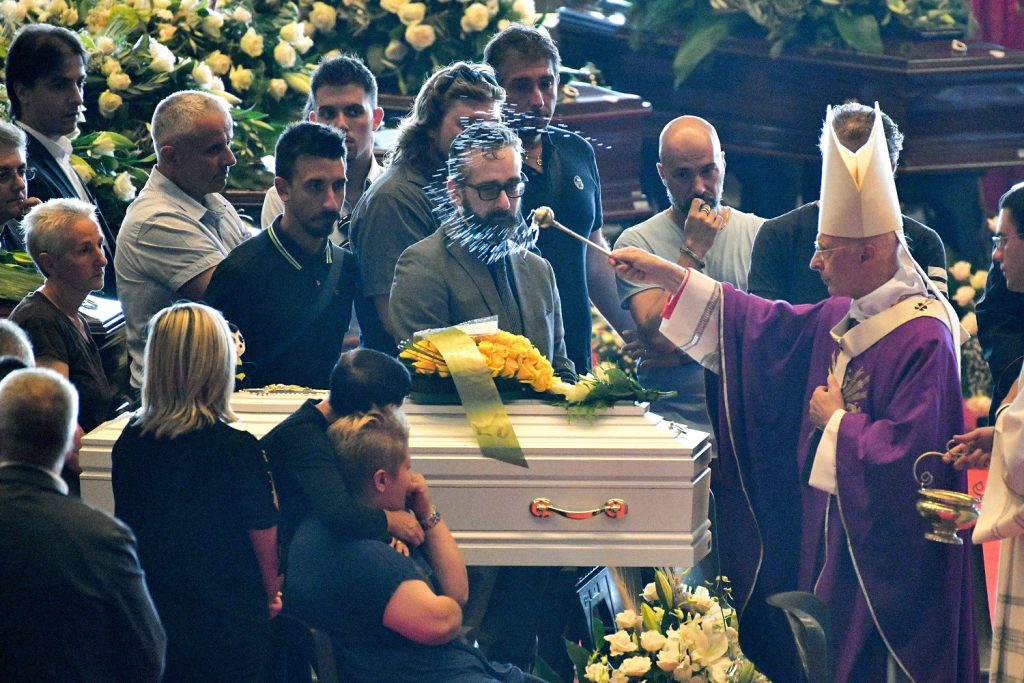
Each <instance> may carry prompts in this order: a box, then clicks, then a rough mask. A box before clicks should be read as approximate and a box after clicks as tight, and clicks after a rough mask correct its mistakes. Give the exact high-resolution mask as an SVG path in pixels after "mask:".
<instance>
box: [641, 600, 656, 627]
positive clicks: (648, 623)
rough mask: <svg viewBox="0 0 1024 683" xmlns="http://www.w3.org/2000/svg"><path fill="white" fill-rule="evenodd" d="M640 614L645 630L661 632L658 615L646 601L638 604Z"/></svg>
mask: <svg viewBox="0 0 1024 683" xmlns="http://www.w3.org/2000/svg"><path fill="white" fill-rule="evenodd" d="M640 614H641V615H643V618H644V630H645V631H657V632H658V633H661V620H660V619H658V615H657V614H655V613H654V609H653V608H652V607H651V606H650V605H648V604H647V603H646V602H644V603H641V604H640Z"/></svg>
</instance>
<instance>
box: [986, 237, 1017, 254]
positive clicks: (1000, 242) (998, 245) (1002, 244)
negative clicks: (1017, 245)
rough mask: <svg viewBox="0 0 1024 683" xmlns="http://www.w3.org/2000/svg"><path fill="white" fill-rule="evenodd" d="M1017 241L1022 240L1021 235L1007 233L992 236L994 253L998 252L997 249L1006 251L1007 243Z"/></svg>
mask: <svg viewBox="0 0 1024 683" xmlns="http://www.w3.org/2000/svg"><path fill="white" fill-rule="evenodd" d="M1016 239H1020V235H1009V234H1006V233H1004V234H1002V235H992V251H996V250H997V249H1006V243H1007V242H1009V241H1010V240H1016Z"/></svg>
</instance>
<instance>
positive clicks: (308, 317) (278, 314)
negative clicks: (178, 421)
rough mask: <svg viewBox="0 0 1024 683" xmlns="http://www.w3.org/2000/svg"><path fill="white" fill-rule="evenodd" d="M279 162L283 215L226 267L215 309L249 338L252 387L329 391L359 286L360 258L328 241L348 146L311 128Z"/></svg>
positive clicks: (212, 290)
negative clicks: (292, 386)
mask: <svg viewBox="0 0 1024 683" xmlns="http://www.w3.org/2000/svg"><path fill="white" fill-rule="evenodd" d="M275 153H276V155H277V177H276V178H274V187H275V188H277V191H278V193H279V194H280V195H281V199H282V200H283V202H284V213H283V214H282V215H280V216H278V217H277V218H276V219H275V220H274V222H273V224H271V225H270V227H268V228H267V229H266V230H264V231H262V232H261V233H260V234H258V235H256V236H255V237H253V238H252V239H250V240H248V241H247V242H244V243H242V244H241V245H239V246H238V247H237V248H235V249H234V250H232V252H231V253H230V254H229V255H228V257H227V258H225V259H224V261H223V262H221V264H220V265H219V266H217V270H216V272H215V273H214V276H213V279H212V280H211V281H210V286H209V288H208V289H207V290H206V300H207V302H209V304H210V305H211V306H214V307H215V308H218V309H220V311H221V312H222V313H224V317H225V318H227V319H228V320H229V321H230V322H232V323H234V324H235V325H237V326H238V328H239V330H240V331H241V333H242V336H243V337H244V338H245V342H246V355H245V360H246V372H247V374H248V375H249V384H250V385H251V386H264V385H267V384H278V383H280V384H298V385H300V386H306V387H315V388H325V387H324V382H325V381H326V380H327V378H328V377H329V376H330V374H331V369H332V368H333V367H334V364H335V362H336V361H337V360H338V354H340V353H341V349H342V342H343V341H344V338H345V331H346V330H347V329H348V324H349V319H350V317H351V314H352V302H353V300H354V298H355V294H356V288H357V278H358V269H357V267H356V263H355V257H354V256H353V255H352V253H351V252H350V251H348V250H346V249H342V248H340V247H338V246H337V245H335V244H334V243H333V242H331V240H329V239H328V237H329V236H330V235H331V232H332V231H333V230H334V224H335V223H336V222H337V220H338V217H339V215H340V213H341V207H342V204H343V203H344V201H345V138H344V136H343V134H342V133H340V132H338V131H337V130H336V129H334V128H330V127H328V126H325V125H323V124H320V123H313V122H310V121H304V122H302V123H296V124H293V125H291V126H289V127H288V128H287V129H286V130H285V132H284V133H283V134H282V135H281V138H280V139H279V140H278V142H277V149H276V151H275ZM257 281H258V282H259V283H260V286H259V287H253V282H257ZM250 361H251V364H252V367H251V370H250V367H249V363H250Z"/></svg>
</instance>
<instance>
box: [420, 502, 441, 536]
mask: <svg viewBox="0 0 1024 683" xmlns="http://www.w3.org/2000/svg"><path fill="white" fill-rule="evenodd" d="M440 521H441V513H440V512H438V510H437V507H436V506H434V505H431V506H430V514H429V515H427V516H426V517H424V518H423V519H421V520H419V523H420V526H421V527H423V530H424V531H430V530H431V529H433V528H434V527H435V526H437V523H438V522H440Z"/></svg>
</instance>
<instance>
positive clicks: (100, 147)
mask: <svg viewBox="0 0 1024 683" xmlns="http://www.w3.org/2000/svg"><path fill="white" fill-rule="evenodd" d="M116 148H117V145H116V144H115V143H114V138H112V137H110V133H106V132H103V133H100V134H99V135H97V136H96V139H95V140H93V141H92V144H91V145H89V155H90V156H93V157H112V156H114V150H115V149H116Z"/></svg>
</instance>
